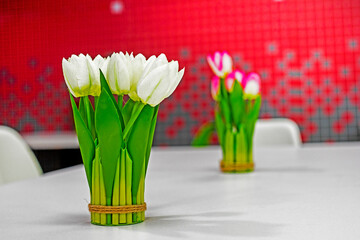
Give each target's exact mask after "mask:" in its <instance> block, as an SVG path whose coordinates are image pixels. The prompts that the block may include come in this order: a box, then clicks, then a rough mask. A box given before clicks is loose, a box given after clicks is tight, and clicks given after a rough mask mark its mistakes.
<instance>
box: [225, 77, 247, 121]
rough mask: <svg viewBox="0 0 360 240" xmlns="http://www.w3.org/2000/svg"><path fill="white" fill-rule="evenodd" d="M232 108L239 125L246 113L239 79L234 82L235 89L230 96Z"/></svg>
mask: <svg viewBox="0 0 360 240" xmlns="http://www.w3.org/2000/svg"><path fill="white" fill-rule="evenodd" d="M229 100H230V108H231V114H232V119H233V120H234V124H235V125H236V126H238V125H239V124H240V122H241V118H242V115H243V113H244V100H243V89H242V87H241V86H240V84H239V82H238V81H235V82H234V88H233V91H232V92H231V93H230V96H229Z"/></svg>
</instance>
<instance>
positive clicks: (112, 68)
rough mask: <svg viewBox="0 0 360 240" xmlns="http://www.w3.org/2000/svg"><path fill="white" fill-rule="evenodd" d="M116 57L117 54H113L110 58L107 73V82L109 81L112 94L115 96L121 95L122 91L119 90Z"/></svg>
mask: <svg viewBox="0 0 360 240" xmlns="http://www.w3.org/2000/svg"><path fill="white" fill-rule="evenodd" d="M116 55H117V53H113V54H112V55H111V57H110V60H109V63H108V68H107V71H106V80H107V81H108V84H109V87H110V89H111V92H112V93H114V94H120V90H118V88H117V70H116Z"/></svg>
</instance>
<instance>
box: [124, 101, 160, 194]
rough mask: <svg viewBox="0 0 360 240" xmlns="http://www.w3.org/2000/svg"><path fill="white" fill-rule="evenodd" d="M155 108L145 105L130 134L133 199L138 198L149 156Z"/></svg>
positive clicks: (129, 149) (128, 145)
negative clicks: (149, 140) (144, 167)
mask: <svg viewBox="0 0 360 240" xmlns="http://www.w3.org/2000/svg"><path fill="white" fill-rule="evenodd" d="M154 110H155V108H153V107H151V106H150V105H145V106H144V108H143V109H142V111H141V113H140V115H139V116H138V118H137V119H136V121H135V122H134V124H133V127H132V129H131V132H130V134H129V140H128V143H127V148H128V151H129V155H130V156H131V159H132V161H133V178H132V189H131V191H132V197H133V198H134V197H135V198H136V194H137V192H138V189H139V182H140V176H141V172H142V169H143V166H144V162H145V156H146V154H147V152H146V151H147V143H148V138H149V134H150V129H151V123H152V121H151V120H152V119H153V116H154Z"/></svg>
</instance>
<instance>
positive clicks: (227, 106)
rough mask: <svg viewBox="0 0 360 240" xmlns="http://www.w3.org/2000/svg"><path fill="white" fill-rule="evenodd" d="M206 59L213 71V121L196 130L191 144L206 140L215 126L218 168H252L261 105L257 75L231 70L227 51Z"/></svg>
mask: <svg viewBox="0 0 360 240" xmlns="http://www.w3.org/2000/svg"><path fill="white" fill-rule="evenodd" d="M207 61H208V63H209V66H210V68H211V69H212V70H213V72H214V74H215V76H214V77H213V78H212V80H211V95H212V97H213V99H214V100H215V101H216V105H215V122H214V123H208V124H205V125H204V126H203V127H202V128H201V129H200V130H199V132H198V133H197V135H196V137H195V139H194V141H193V145H204V143H207V142H208V140H209V137H210V136H211V132H212V131H213V129H216V131H217V135H218V139H219V143H220V145H221V149H222V152H223V159H222V161H221V170H222V171H223V172H250V171H253V169H254V163H253V154H252V152H253V151H252V139H253V134H254V128H255V123H256V120H257V118H258V115H259V111H260V106H261V84H260V76H259V75H258V74H256V73H249V74H245V73H244V72H242V71H240V70H237V69H236V70H233V64H232V59H231V57H230V55H229V54H228V53H227V52H215V54H214V55H209V56H208V57H207Z"/></svg>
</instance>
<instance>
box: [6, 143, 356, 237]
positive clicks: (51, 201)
mask: <svg viewBox="0 0 360 240" xmlns="http://www.w3.org/2000/svg"><path fill="white" fill-rule="evenodd" d="M220 156H221V153H220V150H219V148H217V147H209V148H201V149H193V148H156V149H154V150H153V152H152V156H151V160H150V165H149V172H148V175H147V179H146V181H147V182H146V194H145V200H146V202H147V204H148V210H147V211H146V220H145V222H143V223H140V224H136V225H131V226H121V227H103V226H96V225H92V224H90V216H89V213H88V211H87V204H88V202H89V191H88V188H87V184H86V179H85V174H84V170H83V167H82V166H76V167H72V168H68V169H65V170H60V171H56V172H53V173H49V174H45V175H44V176H43V177H40V178H38V179H35V180H30V181H25V182H18V183H12V184H8V185H4V186H1V187H0V239H2V240H4V239H36V240H41V239H86V240H91V239H96V240H102V239H126V240H131V239H142V240H145V239H156V240H158V239H160V240H161V239H286V240H289V239H301V240H303V239H317V240H318V239H326V240H329V239H360V145H359V144H353V145H315V146H307V147H304V148H302V149H297V150H296V149H289V148H273V149H257V150H256V151H255V155H254V156H255V163H256V171H255V172H253V173H249V174H223V173H221V172H220V171H219V168H218V160H219V159H220Z"/></svg>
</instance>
